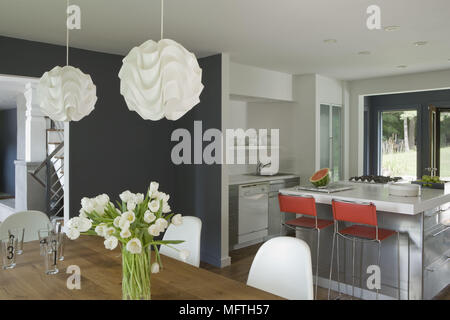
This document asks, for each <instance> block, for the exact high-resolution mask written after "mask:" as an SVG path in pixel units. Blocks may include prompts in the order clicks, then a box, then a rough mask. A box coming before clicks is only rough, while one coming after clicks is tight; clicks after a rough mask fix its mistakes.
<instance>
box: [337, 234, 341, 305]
mask: <svg viewBox="0 0 450 320" xmlns="http://www.w3.org/2000/svg"><path fill="white" fill-rule="evenodd" d="M336 260H337V282H338V296H337V297H336V299H337V298H339V297H340V296H341V281H340V280H339V234H338V233H337V234H336Z"/></svg>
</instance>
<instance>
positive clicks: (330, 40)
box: [323, 39, 337, 44]
mask: <svg viewBox="0 0 450 320" xmlns="http://www.w3.org/2000/svg"><path fill="white" fill-rule="evenodd" d="M323 42H325V43H330V44H331V43H336V42H337V40H336V39H325V40H323Z"/></svg>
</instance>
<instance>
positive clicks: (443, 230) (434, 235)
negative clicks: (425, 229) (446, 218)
mask: <svg viewBox="0 0 450 320" xmlns="http://www.w3.org/2000/svg"><path fill="white" fill-rule="evenodd" d="M448 229H450V226H448V227H446V228H444V229H442V230H441V231H438V232H436V233H434V234H432V235H431V236H432V237H436V236H438V235H440V234H441V233H442V232H445V231H447V230H448Z"/></svg>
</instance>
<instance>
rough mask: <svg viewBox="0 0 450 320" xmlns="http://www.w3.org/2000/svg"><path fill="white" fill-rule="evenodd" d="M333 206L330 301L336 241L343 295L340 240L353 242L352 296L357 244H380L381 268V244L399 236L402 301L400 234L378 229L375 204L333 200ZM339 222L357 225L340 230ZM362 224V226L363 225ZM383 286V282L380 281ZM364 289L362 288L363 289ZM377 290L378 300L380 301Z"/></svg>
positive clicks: (398, 265)
mask: <svg viewBox="0 0 450 320" xmlns="http://www.w3.org/2000/svg"><path fill="white" fill-rule="evenodd" d="M331 205H332V208H333V218H334V234H333V244H332V248H331V264H330V279H329V286H328V299H330V291H331V275H332V270H333V253H334V241H335V239H336V242H337V245H336V246H337V254H336V258H337V272H338V273H337V281H338V291H339V294H340V293H341V288H340V282H339V238H338V236H341V237H342V238H344V239H348V240H351V241H352V244H353V246H352V296H354V293H355V242H356V241H360V242H372V243H374V242H375V243H378V260H377V265H378V266H380V259H381V242H382V241H383V240H386V239H387V238H389V237H390V236H392V235H394V234H397V255H398V262H397V268H398V270H397V272H398V274H397V280H398V282H397V285H398V299H399V300H400V233H399V232H398V231H394V230H388V229H381V228H378V221H377V209H376V207H375V205H374V204H373V203H363V202H353V201H345V200H336V199H333V200H331ZM339 221H345V222H352V223H356V224H355V225H351V226H349V227H346V228H343V229H339ZM361 224H362V225H361ZM380 286H381V280H380ZM361 289H362V288H361ZM378 291H379V289H377V296H376V298H377V300H378Z"/></svg>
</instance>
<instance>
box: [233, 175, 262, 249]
mask: <svg viewBox="0 0 450 320" xmlns="http://www.w3.org/2000/svg"><path fill="white" fill-rule="evenodd" d="M268 218H269V183H255V184H247V185H240V186H239V217H238V219H239V228H238V243H239V244H243V243H248V242H252V241H258V240H260V239H261V238H264V237H265V236H267V232H268Z"/></svg>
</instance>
